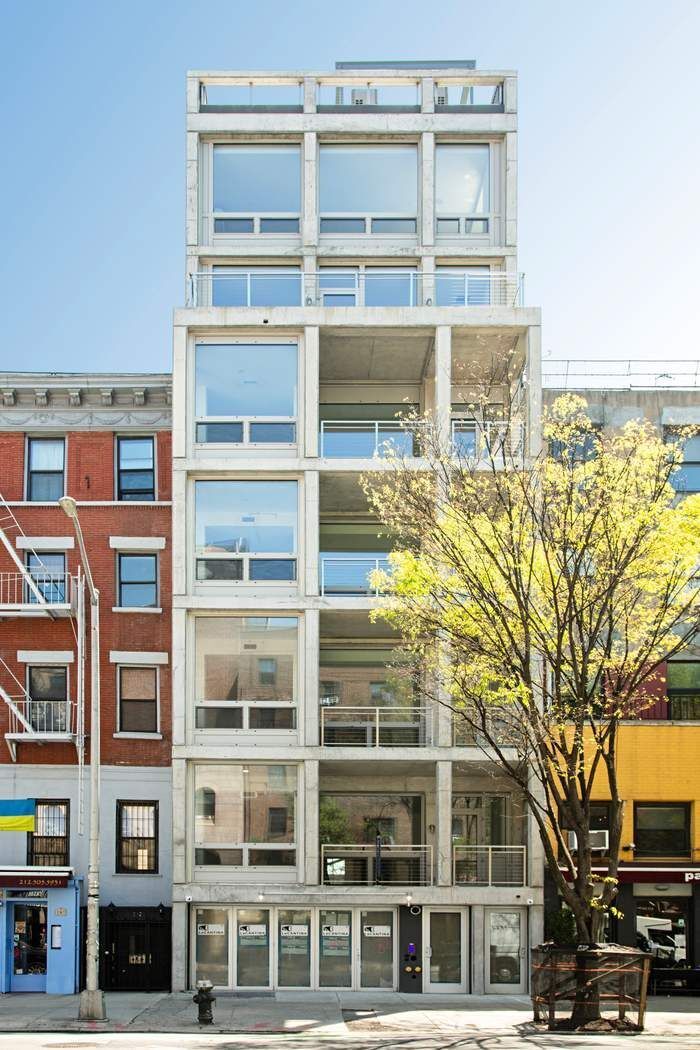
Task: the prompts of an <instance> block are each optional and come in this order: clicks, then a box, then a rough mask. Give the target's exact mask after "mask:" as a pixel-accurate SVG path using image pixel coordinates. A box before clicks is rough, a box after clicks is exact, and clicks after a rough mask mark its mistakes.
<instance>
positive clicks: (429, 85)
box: [420, 77, 435, 113]
mask: <svg viewBox="0 0 700 1050" xmlns="http://www.w3.org/2000/svg"><path fill="white" fill-rule="evenodd" d="M420 111H421V113H434V112H435V81H434V80H433V78H432V77H423V78H422V80H421V82H420Z"/></svg>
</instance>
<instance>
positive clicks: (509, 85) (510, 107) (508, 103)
mask: <svg viewBox="0 0 700 1050" xmlns="http://www.w3.org/2000/svg"><path fill="white" fill-rule="evenodd" d="M503 108H504V110H505V111H506V113H517V111H518V78H517V77H506V78H505V80H504V82H503Z"/></svg>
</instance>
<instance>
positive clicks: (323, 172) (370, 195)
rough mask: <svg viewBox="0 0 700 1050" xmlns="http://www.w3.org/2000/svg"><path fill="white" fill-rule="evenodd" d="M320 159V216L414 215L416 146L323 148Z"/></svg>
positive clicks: (331, 146) (334, 146)
mask: <svg viewBox="0 0 700 1050" xmlns="http://www.w3.org/2000/svg"><path fill="white" fill-rule="evenodd" d="M319 157H320V160H319V184H320V210H321V214H322V215H327V214H329V213H330V214H333V213H334V212H338V213H340V214H341V215H342V214H343V213H348V212H350V213H353V212H354V213H356V214H360V215H373V214H374V215H376V214H378V213H386V214H387V217H389V216H397V215H401V214H403V215H409V216H415V215H416V214H417V212H418V151H417V148H416V146H414V145H409V144H402V145H352V146H351V145H323V146H321V148H320V151H319ZM322 229H323V227H322Z"/></svg>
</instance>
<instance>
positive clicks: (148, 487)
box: [117, 437, 156, 501]
mask: <svg viewBox="0 0 700 1050" xmlns="http://www.w3.org/2000/svg"><path fill="white" fill-rule="evenodd" d="M155 498H156V481H155V457H154V449H153V438H152V437H120V438H117V499H118V500H145V501H150V500H154V499H155Z"/></svg>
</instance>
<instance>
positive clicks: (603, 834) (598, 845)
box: [569, 830, 610, 853]
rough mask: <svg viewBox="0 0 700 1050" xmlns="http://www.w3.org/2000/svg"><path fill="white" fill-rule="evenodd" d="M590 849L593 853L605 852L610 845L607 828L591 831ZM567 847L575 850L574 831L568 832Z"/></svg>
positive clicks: (576, 847)
mask: <svg viewBox="0 0 700 1050" xmlns="http://www.w3.org/2000/svg"><path fill="white" fill-rule="evenodd" d="M590 836H591V851H592V852H593V853H607V851H608V847H609V845H610V835H609V833H608V831H607V830H600V831H591V833H590ZM569 849H570V850H577V849H578V846H577V844H576V832H575V831H570V832H569Z"/></svg>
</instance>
